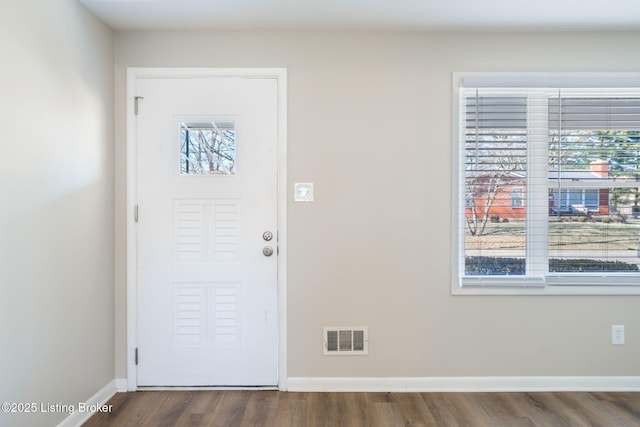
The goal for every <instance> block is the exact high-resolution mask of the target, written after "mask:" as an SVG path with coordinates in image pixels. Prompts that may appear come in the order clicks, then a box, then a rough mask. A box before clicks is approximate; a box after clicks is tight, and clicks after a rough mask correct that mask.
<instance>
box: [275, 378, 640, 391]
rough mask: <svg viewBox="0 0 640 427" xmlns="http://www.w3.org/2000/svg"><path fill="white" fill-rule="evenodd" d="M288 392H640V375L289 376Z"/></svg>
mask: <svg viewBox="0 0 640 427" xmlns="http://www.w3.org/2000/svg"><path fill="white" fill-rule="evenodd" d="M287 391H331V392H340V391H345V392H346V391H350V392H359V391H369V392H523V391H528V392H535V391H635V392H637V391H640V377H406V378H346V377H341V378H328V377H327V378H324V377H308V378H304V377H293V378H292V377H289V378H288V379H287Z"/></svg>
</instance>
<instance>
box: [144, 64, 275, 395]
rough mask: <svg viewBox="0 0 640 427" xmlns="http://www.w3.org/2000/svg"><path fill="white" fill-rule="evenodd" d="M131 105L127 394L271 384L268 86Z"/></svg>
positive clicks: (203, 87)
mask: <svg viewBox="0 0 640 427" xmlns="http://www.w3.org/2000/svg"><path fill="white" fill-rule="evenodd" d="M136 95H137V100H138V101H137V104H138V106H137V107H138V114H137V116H136V121H137V135H136V140H137V155H136V157H137V168H136V169H137V177H136V178H137V201H138V202H137V204H138V211H137V215H138V222H137V224H136V226H137V227H138V245H137V247H138V259H137V262H138V267H137V272H138V276H137V281H138V296H137V298H138V310H137V311H138V354H137V356H138V371H137V373H138V377H137V385H138V386H269V385H276V384H277V383H278V315H277V260H276V258H277V230H276V227H277V170H276V168H277V114H278V108H277V107H278V106H277V100H278V98H277V80H276V79H269V78H222V77H217V78H204V77H202V78H189V79H172V78H171V79H170V78H167V79H164V78H154V79H152V78H148V79H144V78H138V80H137V81H136Z"/></svg>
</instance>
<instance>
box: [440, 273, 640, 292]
mask: <svg viewBox="0 0 640 427" xmlns="http://www.w3.org/2000/svg"><path fill="white" fill-rule="evenodd" d="M639 285H640V277H638V276H637V275H636V276H624V277H611V276H600V277H598V276H587V277H576V276H549V277H546V278H545V279H542V278H540V279H531V278H528V279H524V278H515V277H514V278H507V277H497V278H488V277H482V278H464V279H463V281H462V284H459V283H455V282H454V284H453V286H452V289H451V294H452V295H522V296H525V295H528V296H531V295H640V286H639Z"/></svg>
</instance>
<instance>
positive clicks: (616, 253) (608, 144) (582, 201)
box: [548, 92, 640, 273]
mask: <svg viewBox="0 0 640 427" xmlns="http://www.w3.org/2000/svg"><path fill="white" fill-rule="evenodd" d="M548 123H549V124H548V127H549V195H550V196H549V204H550V206H549V225H548V229H549V240H548V242H549V247H548V251H549V271H550V272H552V273H569V272H572V273H574V272H592V273H597V272H609V273H611V272H620V271H629V270H631V271H633V270H635V269H637V265H638V255H639V253H638V251H639V250H640V249H639V248H638V237H639V235H638V232H639V231H640V230H639V229H638V224H637V222H638V215H639V213H640V212H639V211H638V209H639V208H638V205H639V204H640V193H639V191H638V190H639V185H640V182H639V180H640V98H638V97H636V96H630V95H628V96H623V95H620V94H607V93H593V94H588V93H586V94H575V93H572V94H567V95H564V94H562V92H560V93H558V94H557V95H553V96H550V97H549V118H548Z"/></svg>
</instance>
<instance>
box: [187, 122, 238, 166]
mask: <svg viewBox="0 0 640 427" xmlns="http://www.w3.org/2000/svg"><path fill="white" fill-rule="evenodd" d="M235 173H236V130H235V123H229V122H225V123H222V122H220V123H216V122H203V123H185V122H183V123H180V174H182V175H188V174H195V175H235Z"/></svg>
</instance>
